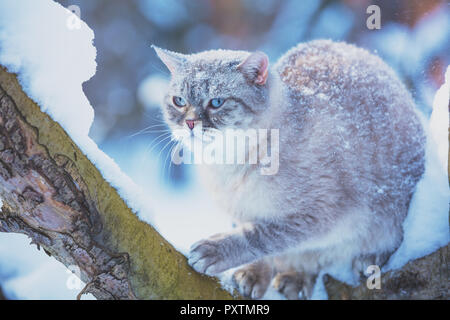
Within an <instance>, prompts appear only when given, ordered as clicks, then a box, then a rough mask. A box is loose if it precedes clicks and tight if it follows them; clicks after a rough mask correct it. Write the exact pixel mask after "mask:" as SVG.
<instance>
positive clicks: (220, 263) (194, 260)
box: [188, 239, 230, 275]
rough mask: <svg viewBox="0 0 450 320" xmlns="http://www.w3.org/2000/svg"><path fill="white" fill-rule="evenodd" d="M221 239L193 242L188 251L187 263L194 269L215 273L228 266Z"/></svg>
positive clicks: (208, 273)
mask: <svg viewBox="0 0 450 320" xmlns="http://www.w3.org/2000/svg"><path fill="white" fill-rule="evenodd" d="M222 246H223V244H222V243H221V240H215V239H205V240H200V241H198V242H196V243H194V244H193V245H192V247H191V250H190V253H189V259H188V263H189V264H190V265H191V267H192V268H194V270H195V271H197V272H200V273H205V274H207V275H216V274H218V273H221V272H223V271H225V270H227V269H229V268H230V266H229V264H228V263H227V261H226V259H225V257H224V256H223V250H221V248H222Z"/></svg>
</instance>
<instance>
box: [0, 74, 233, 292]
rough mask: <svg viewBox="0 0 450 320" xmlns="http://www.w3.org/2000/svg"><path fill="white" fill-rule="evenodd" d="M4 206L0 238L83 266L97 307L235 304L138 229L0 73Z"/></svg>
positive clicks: (58, 131)
mask: <svg viewBox="0 0 450 320" xmlns="http://www.w3.org/2000/svg"><path fill="white" fill-rule="evenodd" d="M149 196H151V195H149ZM0 198H1V199H2V200H3V208H2V212H1V213H0V231H3V232H19V233H24V234H26V235H28V236H29V237H30V238H31V239H32V242H33V243H35V244H36V245H37V247H38V248H40V247H42V248H43V249H44V250H45V252H46V253H47V254H49V255H52V256H54V257H55V258H56V259H57V260H59V261H60V262H62V263H64V264H65V265H66V266H78V268H79V270H80V275H81V279H82V280H83V281H84V282H85V283H87V285H86V287H85V288H84V289H83V291H82V292H81V293H92V294H93V295H94V296H95V297H97V298H98V299H232V298H233V297H232V296H231V295H230V294H229V293H228V292H227V291H225V290H223V289H222V288H221V286H220V284H219V283H218V281H217V279H214V278H210V277H207V276H203V275H200V274H198V273H196V272H195V271H194V270H193V269H191V268H190V267H189V266H188V264H187V262H186V258H185V257H184V256H183V255H182V254H180V253H179V252H177V251H176V250H175V249H174V248H173V247H172V246H171V245H170V244H169V243H168V242H167V241H166V240H164V239H163V238H162V237H161V236H160V235H159V234H158V233H157V232H156V231H155V229H153V228H152V227H151V226H150V225H148V224H147V223H145V222H142V221H140V220H139V219H138V217H137V216H136V215H135V214H134V213H133V212H132V211H131V210H130V208H128V207H127V205H126V204H125V202H124V201H123V200H122V199H121V198H120V197H119V195H118V194H117V192H116V190H115V189H114V188H112V187H111V186H110V185H109V183H108V182H106V181H105V180H104V179H103V177H102V176H101V174H100V172H99V171H98V170H97V168H96V167H95V166H94V165H93V164H92V163H91V162H90V161H89V160H88V159H87V157H86V156H85V155H84V154H83V153H82V152H81V151H80V149H79V148H78V147H77V146H76V145H75V144H74V143H73V141H72V140H71V139H70V137H69V136H68V135H67V134H66V132H65V131H64V130H63V129H62V128H61V127H60V126H59V125H58V124H57V123H56V122H54V121H53V120H52V119H51V118H50V117H49V116H47V115H46V114H45V113H43V112H42V111H41V110H40V108H39V107H38V106H37V105H36V103H34V102H33V101H32V100H31V99H30V98H28V97H27V95H26V94H25V93H24V92H23V90H22V89H21V87H20V85H19V83H18V81H17V79H16V76H15V75H13V74H10V73H8V72H7V71H6V70H5V69H4V68H2V67H1V66H0ZM81 293H80V294H81Z"/></svg>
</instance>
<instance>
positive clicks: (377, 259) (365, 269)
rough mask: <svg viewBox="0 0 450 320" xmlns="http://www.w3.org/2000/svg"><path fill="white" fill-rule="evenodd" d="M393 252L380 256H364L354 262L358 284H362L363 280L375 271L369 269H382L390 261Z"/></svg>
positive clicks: (353, 267)
mask: <svg viewBox="0 0 450 320" xmlns="http://www.w3.org/2000/svg"><path fill="white" fill-rule="evenodd" d="M392 253H393V252H383V253H379V254H364V255H361V256H358V257H356V258H354V259H353V261H352V270H353V275H354V276H355V279H356V281H357V282H360V281H361V279H364V278H366V277H367V276H369V275H370V274H371V273H372V272H373V270H372V269H370V268H369V267H371V266H375V267H378V268H379V269H381V267H382V266H383V265H385V264H386V262H387V261H388V260H389V257H390V256H391V255H392Z"/></svg>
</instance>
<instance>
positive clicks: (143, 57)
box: [0, 0, 450, 299]
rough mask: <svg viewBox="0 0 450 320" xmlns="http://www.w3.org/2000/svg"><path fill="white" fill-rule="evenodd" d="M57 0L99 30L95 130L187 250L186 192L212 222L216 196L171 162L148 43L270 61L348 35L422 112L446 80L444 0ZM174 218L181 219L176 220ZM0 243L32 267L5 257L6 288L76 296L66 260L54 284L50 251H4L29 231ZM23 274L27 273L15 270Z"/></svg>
mask: <svg viewBox="0 0 450 320" xmlns="http://www.w3.org/2000/svg"><path fill="white" fill-rule="evenodd" d="M56 2H59V3H60V4H61V5H63V6H65V7H68V6H70V5H77V6H79V7H80V10H81V19H82V20H84V21H85V22H86V23H87V24H88V25H89V26H90V28H91V29H92V30H93V31H94V33H95V40H94V44H95V46H96V48H97V65H98V66H97V73H96V74H95V76H94V77H93V78H92V79H90V80H89V81H88V82H86V83H85V84H84V85H83V87H84V91H85V94H86V95H87V97H88V99H89V100H90V102H91V104H92V106H93V107H94V109H95V120H94V124H93V126H92V128H91V131H90V136H91V137H92V138H93V139H94V141H95V142H96V143H97V144H98V145H99V146H100V148H101V149H102V150H104V151H105V152H106V153H107V154H109V155H110V156H111V157H112V158H114V160H115V161H116V162H117V163H118V164H119V166H120V167H121V168H122V170H123V171H124V172H125V173H127V174H128V175H129V176H130V177H131V178H133V179H134V181H135V182H136V183H137V184H139V185H141V186H142V187H143V188H144V189H145V190H146V191H148V192H149V194H151V196H152V197H155V196H157V197H158V199H159V200H160V201H158V204H156V206H160V207H159V208H157V209H158V210H161V211H164V212H166V215H165V216H164V217H161V218H159V220H158V217H157V223H158V228H159V230H160V232H161V233H163V235H164V236H165V237H167V238H168V239H171V237H172V239H174V240H173V242H175V245H176V246H177V248H179V249H180V250H181V251H183V250H185V247H184V246H183V245H182V244H181V240H180V241H178V242H177V240H176V235H177V234H180V230H182V228H184V227H185V226H186V223H189V222H190V223H192V219H194V218H193V217H192V216H191V215H188V214H184V213H185V212H184V209H185V207H186V202H185V201H184V199H187V198H188V197H189V198H190V199H192V195H193V194H194V195H195V196H197V199H199V200H202V201H199V202H202V204H198V205H197V204H195V205H194V206H191V209H192V210H196V211H197V212H204V213H205V214H204V215H202V214H198V215H196V216H197V219H199V220H198V221H203V223H204V225H208V222H207V220H208V219H214V221H215V223H216V224H220V223H221V222H222V220H220V219H219V220H217V218H213V217H211V216H210V215H208V214H207V213H208V212H210V211H212V210H215V209H213V208H214V207H213V204H205V203H204V201H203V200H204V196H203V193H202V190H201V189H200V188H199V187H198V186H197V185H196V181H195V178H194V175H193V173H192V170H191V169H192V168H191V166H189V167H188V166H182V165H181V166H176V165H173V164H171V163H170V153H169V151H170V149H171V146H172V145H171V142H170V139H169V138H168V137H167V135H166V134H165V133H166V132H167V127H165V125H164V124H163V122H162V117H161V113H160V110H159V104H160V101H161V99H162V96H163V94H164V90H165V87H166V86H167V82H168V80H169V79H168V77H169V74H168V72H167V71H166V69H165V66H164V65H163V64H162V63H161V62H160V61H159V60H158V59H157V57H156V55H155V53H154V51H153V49H151V47H150V45H151V44H155V45H157V46H160V47H163V48H167V49H170V50H173V51H178V52H182V53H193V52H199V51H203V50H208V49H217V48H223V49H240V50H249V51H251V50H262V51H264V52H266V53H267V54H268V56H269V58H270V59H271V61H272V63H273V62H275V61H276V60H277V59H278V57H280V56H281V55H282V54H283V53H284V52H286V51H287V50H288V49H290V48H291V47H292V46H294V45H296V44H297V43H299V42H304V41H308V40H311V39H318V38H327V39H333V40H342V41H347V42H350V43H354V44H357V45H358V46H361V47H364V48H366V49H368V50H370V51H371V52H373V53H375V54H377V55H379V56H380V57H382V58H383V59H384V60H385V61H386V62H387V63H388V64H389V65H390V66H391V67H392V68H394V69H395V70H396V71H397V73H398V74H399V76H400V77H401V79H402V80H403V81H404V83H405V84H406V85H407V87H408V88H409V89H410V91H411V92H412V94H413V97H414V98H415V100H416V103H417V105H418V107H419V109H420V110H421V111H422V112H423V113H424V114H425V115H426V116H428V115H429V114H430V112H431V106H432V100H433V96H434V94H435V92H436V90H437V89H438V88H439V87H440V85H441V84H442V83H443V82H444V72H445V69H446V67H447V66H448V65H449V63H450V55H449V52H450V12H449V11H450V5H449V2H448V1H445V0H426V1H424V0H385V1H369V0H342V1H338V0H322V1H320V0H301V1H300V0H282V1H280V0H257V1H256V0H194V1H188V0H131V1H123V0H78V1H75V0H67V1H66V0H57V1H56ZM371 4H376V5H378V6H379V7H380V8H381V29H379V30H376V29H375V30H369V29H368V28H367V27H366V19H367V18H368V17H369V14H367V13H366V9H367V7H368V6H369V5H371ZM43 18H44V19H45V17H43ZM174 199H175V200H176V201H174ZM180 212H182V213H183V215H180ZM142 218H143V219H145V218H146V217H142ZM174 221H176V223H177V224H178V226H179V227H178V228H176V227H173V224H174ZM223 221H225V220H223ZM223 223H225V222H223ZM171 225H172V226H171ZM203 229H204V228H203ZM203 229H202V228H200V229H199V230H196V231H195V233H196V236H197V237H199V236H200V235H203V234H206V231H205V230H203ZM212 229H214V228H212ZM218 229H220V228H219V227H218ZM218 229H217V230H218ZM208 232H211V228H208ZM194 238H195V237H194V235H193V236H192V240H193V239H194ZM184 242H185V243H186V242H187V241H186V237H185V238H184ZM1 243H2V242H1V239H0V257H5V256H7V257H9V258H8V259H12V260H14V259H15V260H14V261H17V262H16V263H17V264H28V265H30V267H29V268H31V269H27V270H26V271H20V270H16V269H14V267H8V268H5V267H4V266H3V269H2V262H1V261H0V284H2V283H3V284H4V289H5V292H6V296H7V297H8V298H30V297H31V298H74V297H75V296H76V294H77V293H78V292H77V291H69V292H66V291H67V290H66V289H65V288H66V287H67V286H65V281H66V280H65V279H66V277H67V275H65V273H64V274H62V273H61V272H64V268H62V269H61V270H59V269H58V270H59V271H56V269H57V267H49V266H47V267H46V268H55V271H54V273H53V274H54V275H56V274H58V275H59V274H61V276H54V278H55V279H60V280H54V281H53V282H52V284H51V285H48V281H49V280H48V279H47V282H43V281H42V280H39V279H41V278H39V274H38V275H36V274H33V272H34V273H36V272H37V271H36V270H35V269H36V268H37V267H36V265H38V264H39V263H41V264H43V263H48V262H47V258H46V257H45V259H44V258H39V259H42V262H39V263H37V262H36V261H38V260H32V259H31V258H30V259H31V260H29V261H28V260H27V261H28V262H27V263H25V262H23V261H22V260H20V259H24V258H23V257H22V258H20V259H19V258H17V257H15V256H14V255H13V254H11V253H8V252H11V251H20V252H21V253H22V254H24V255H25V254H28V253H24V251H23V250H25V249H23V248H22V247H21V246H28V242H27V241H26V239H23V240H20V241H19V240H18V241H17V242H15V243H17V244H16V245H17V248H15V249H14V246H12V247H11V245H8V246H7V245H5V244H3V248H2V244H1ZM6 247H8V248H6ZM19 247H20V248H19ZM28 247H30V246H28ZM2 250H3V256H2ZM8 250H9V251H8ZM27 250H28V249H27ZM31 251H33V252H34V251H36V250H35V248H32V250H31V249H30V251H29V254H30V255H33V254H35V253H32V252H31ZM5 252H6V253H5ZM27 252H28V251H27ZM8 254H9V255H8ZM36 259H38V258H36ZM30 261H34V262H30ZM39 261H41V260H39ZM44 261H46V262H44ZM10 265H14V263H10ZM33 265H34V267H35V269H32V268H33ZM17 269H20V268H17ZM33 270H34V271H33ZM47 270H48V269H47ZM24 272H25V273H24ZM27 272H28V273H27ZM58 272H59V273H58ZM47 273H48V272H47ZM21 274H26V276H27V277H28V278H31V279H28V280H27V281H28V282H27V281H25V280H23V279H22V278H20V279H22V280H17V279H18V275H21ZM41 276H42V275H41ZM58 277H59V278H58ZM33 281H34V282H33ZM17 282H18V283H17ZM44 283H45V285H44ZM33 286H34V287H33ZM32 287H33V290H31V288H32ZM49 287H50V288H49ZM64 290H66V291H64ZM1 298H2V292H1V290H0V299H1Z"/></svg>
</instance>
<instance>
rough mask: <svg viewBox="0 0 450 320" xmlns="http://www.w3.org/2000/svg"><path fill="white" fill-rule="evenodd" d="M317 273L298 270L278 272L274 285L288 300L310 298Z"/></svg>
mask: <svg viewBox="0 0 450 320" xmlns="http://www.w3.org/2000/svg"><path fill="white" fill-rule="evenodd" d="M316 279H317V274H307V273H304V272H298V271H287V272H281V273H278V274H277V275H276V276H275V278H274V280H273V287H274V288H275V289H277V290H278V291H279V292H280V293H281V294H282V295H284V296H285V297H286V298H287V299H288V300H298V299H309V298H311V296H312V292H313V289H314V285H315V283H316Z"/></svg>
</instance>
